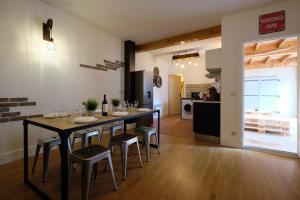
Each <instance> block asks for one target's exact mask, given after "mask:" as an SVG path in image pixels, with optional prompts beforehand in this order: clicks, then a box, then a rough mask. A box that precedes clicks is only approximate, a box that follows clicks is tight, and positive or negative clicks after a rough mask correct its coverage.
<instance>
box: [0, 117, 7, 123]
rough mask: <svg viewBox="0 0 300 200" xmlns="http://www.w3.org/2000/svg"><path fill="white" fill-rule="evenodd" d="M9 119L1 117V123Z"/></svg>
mask: <svg viewBox="0 0 300 200" xmlns="http://www.w3.org/2000/svg"><path fill="white" fill-rule="evenodd" d="M8 120H9V118H8V117H0V123H5V122H8Z"/></svg>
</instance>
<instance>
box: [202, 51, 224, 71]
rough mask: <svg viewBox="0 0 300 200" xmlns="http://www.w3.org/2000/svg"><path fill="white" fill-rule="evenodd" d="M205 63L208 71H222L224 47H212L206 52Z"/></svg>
mask: <svg viewBox="0 0 300 200" xmlns="http://www.w3.org/2000/svg"><path fill="white" fill-rule="evenodd" d="M205 57H206V58H205V64H206V70H207V71H208V72H220V71H221V68H222V49H221V48H219V49H212V50H207V51H206V52H205Z"/></svg>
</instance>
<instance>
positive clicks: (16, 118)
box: [9, 116, 27, 122]
mask: <svg viewBox="0 0 300 200" xmlns="http://www.w3.org/2000/svg"><path fill="white" fill-rule="evenodd" d="M26 118H27V116H18V117H10V118H9V121H10V122H12V121H20V120H24V119H26Z"/></svg>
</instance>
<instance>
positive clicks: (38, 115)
mask: <svg viewBox="0 0 300 200" xmlns="http://www.w3.org/2000/svg"><path fill="white" fill-rule="evenodd" d="M43 116H44V115H43V114H36V115H29V116H28V118H36V117H43Z"/></svg>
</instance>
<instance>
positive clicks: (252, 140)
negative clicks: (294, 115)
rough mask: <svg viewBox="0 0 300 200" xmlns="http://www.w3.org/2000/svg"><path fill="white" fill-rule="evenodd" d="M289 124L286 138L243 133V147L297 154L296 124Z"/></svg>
mask: <svg viewBox="0 0 300 200" xmlns="http://www.w3.org/2000/svg"><path fill="white" fill-rule="evenodd" d="M291 122H292V123H291V124H292V128H291V133H290V135H288V136H283V135H280V134H271V133H258V132H252V131H245V132H244V146H251V147H260V148H265V149H271V150H279V151H285V152H291V153H297V124H296V120H293V121H291Z"/></svg>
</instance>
